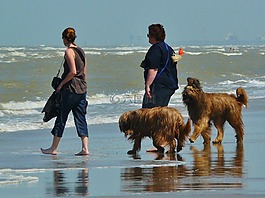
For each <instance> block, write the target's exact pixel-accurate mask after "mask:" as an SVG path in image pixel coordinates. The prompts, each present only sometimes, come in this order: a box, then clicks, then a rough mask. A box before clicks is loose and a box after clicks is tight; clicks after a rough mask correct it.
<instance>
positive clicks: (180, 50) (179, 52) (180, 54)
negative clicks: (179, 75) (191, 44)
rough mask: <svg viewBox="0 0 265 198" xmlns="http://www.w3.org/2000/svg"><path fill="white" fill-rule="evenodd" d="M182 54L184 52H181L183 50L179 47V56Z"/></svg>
mask: <svg viewBox="0 0 265 198" xmlns="http://www.w3.org/2000/svg"><path fill="white" fill-rule="evenodd" d="M183 54H184V51H183V49H182V48H181V47H180V48H179V55H180V56H182V55H183Z"/></svg>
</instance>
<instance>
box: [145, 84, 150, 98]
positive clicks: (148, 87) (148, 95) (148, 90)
mask: <svg viewBox="0 0 265 198" xmlns="http://www.w3.org/2000/svg"><path fill="white" fill-rule="evenodd" d="M145 93H146V95H147V97H148V98H152V95H151V89H150V86H148V85H145Z"/></svg>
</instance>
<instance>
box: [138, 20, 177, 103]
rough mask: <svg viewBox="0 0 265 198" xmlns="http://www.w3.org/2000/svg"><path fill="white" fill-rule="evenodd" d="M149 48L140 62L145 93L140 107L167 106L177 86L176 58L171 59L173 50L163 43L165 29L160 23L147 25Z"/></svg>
mask: <svg viewBox="0 0 265 198" xmlns="http://www.w3.org/2000/svg"><path fill="white" fill-rule="evenodd" d="M147 37H148V38H149V43H150V44H152V46H151V47H150V48H149V50H148V52H147V54H146V56H145V59H144V60H143V62H142V63H141V67H142V68H143V69H144V80H145V94H144V99H143V103H142V108H153V107H158V106H168V103H169V101H170V98H171V96H172V95H173V94H174V93H175V90H177V89H178V88H179V87H178V77H177V75H178V72H177V61H178V60H179V59H180V58H181V56H179V55H177V56H178V59H177V60H173V59H172V56H173V55H174V54H175V52H174V50H173V49H172V48H171V47H170V46H169V45H168V44H166V43H165V41H164V40H165V37H166V33H165V29H164V27H163V25H161V24H152V25H150V26H149V27H148V34H147Z"/></svg>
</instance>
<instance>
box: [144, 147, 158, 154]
mask: <svg viewBox="0 0 265 198" xmlns="http://www.w3.org/2000/svg"><path fill="white" fill-rule="evenodd" d="M146 152H150V153H151V152H157V148H156V147H153V148H150V149H147V150H146Z"/></svg>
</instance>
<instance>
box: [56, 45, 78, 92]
mask: <svg viewBox="0 0 265 198" xmlns="http://www.w3.org/2000/svg"><path fill="white" fill-rule="evenodd" d="M65 58H66V61H67V63H68V66H69V73H68V74H67V76H66V77H65V78H64V79H63V81H62V82H61V83H60V84H59V86H58V87H57V89H56V91H57V92H59V91H60V90H61V89H62V87H63V86H64V85H65V84H66V83H67V82H68V81H70V80H71V79H72V78H73V77H74V76H75V75H76V66H75V53H74V51H73V49H70V48H67V49H66V50H65Z"/></svg>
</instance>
